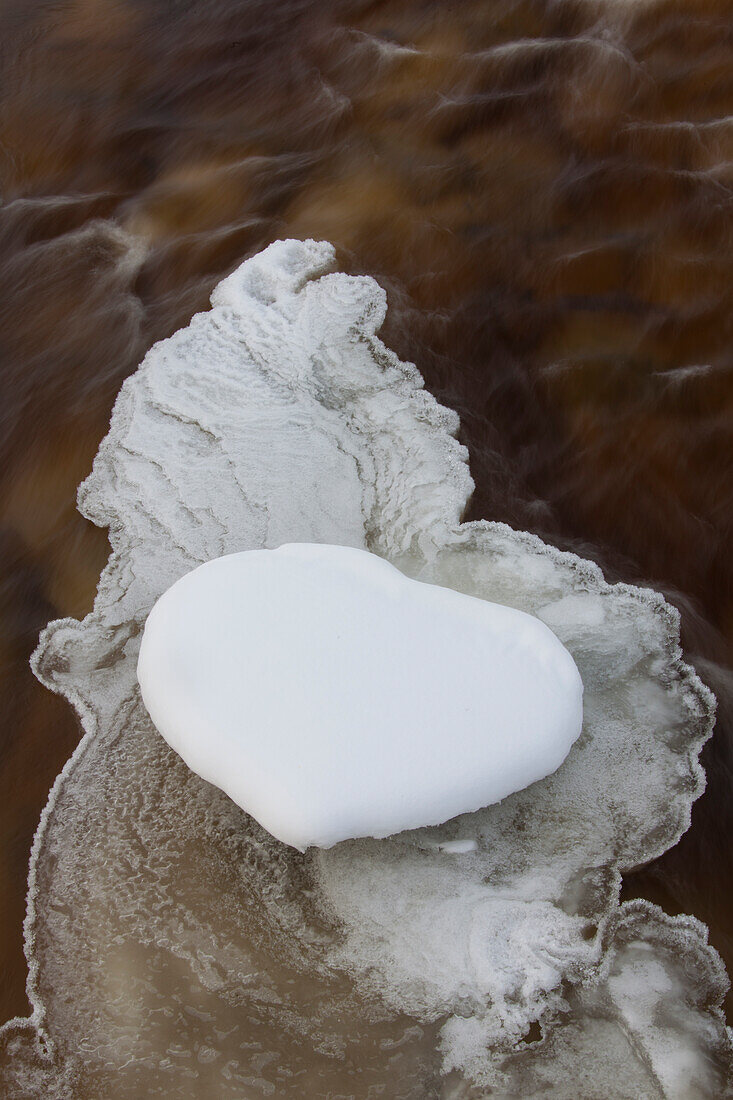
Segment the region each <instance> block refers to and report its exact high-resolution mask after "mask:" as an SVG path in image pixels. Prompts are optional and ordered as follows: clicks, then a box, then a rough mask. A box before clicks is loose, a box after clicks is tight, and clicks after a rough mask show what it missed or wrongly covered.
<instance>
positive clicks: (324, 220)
mask: <svg viewBox="0 0 733 1100" xmlns="http://www.w3.org/2000/svg"><path fill="white" fill-rule="evenodd" d="M0 43H1V45H0V56H1V58H2V67H1V70H0V71H1V75H0V194H1V196H2V205H0V241H1V242H2V251H1V252H0V278H1V279H2V298H1V299H0V317H1V320H0V357H1V358H2V375H1V385H2V400H1V403H0V418H1V423H2V439H1V441H0V447H1V448H2V452H1V461H0V501H1V505H2V527H1V528H0V540H1V541H0V549H1V550H2V577H1V579H0V592H1V593H2V603H1V604H0V616H1V618H0V634H1V639H2V640H1V646H2V664H1V666H0V668H1V670H2V697H3V703H4V716H5V720H4V722H3V728H2V732H1V733H0V753H1V759H2V771H1V772H0V953H1V954H0V972H1V973H2V986H1V987H0V1009H1V1014H2V1017H3V1018H6V1017H7V1016H10V1015H13V1014H16V1013H21V1014H22V1013H25V1012H26V1011H27V1002H26V998H25V992H24V985H25V974H26V965H25V959H24V956H23V952H22V919H23V912H24V899H25V891H26V876H27V859H28V852H29V848H30V843H31V838H32V835H33V832H34V830H35V827H36V824H37V821H38V817H39V814H40V811H41V809H42V807H43V804H44V802H45V799H46V795H47V792H48V789H49V787H50V785H51V783H52V782H53V779H54V777H55V776H56V774H57V773H58V772H59V770H60V768H61V767H62V765H63V763H64V761H65V760H66V759H67V758H68V756H69V755H70V753H71V752H72V751H73V748H74V746H75V744H76V743H77V741H78V738H79V730H78V726H77V722H76V720H75V718H74V717H73V715H72V712H71V710H70V708H69V707H68V705H67V703H66V702H65V701H63V700H60V699H58V698H56V697H54V696H53V695H52V694H51V693H50V692H48V691H47V690H46V689H45V688H43V687H41V686H40V684H38V683H37V682H36V680H35V679H34V678H33V676H32V674H31V672H30V669H29V667H28V658H29V655H30V653H31V651H32V649H33V648H34V646H35V643H36V639H37V635H38V631H39V630H40V628H41V627H42V626H44V625H45V624H46V623H47V622H48V621H49V619H53V618H56V617H59V616H67V615H71V616H81V615H83V614H85V613H86V611H88V610H89V608H90V607H91V603H92V600H93V597H94V591H95V586H96V582H97V578H98V576H99V573H100V570H101V568H102V566H103V565H104V562H105V560H106V558H107V554H108V546H107V540H106V533H105V532H104V531H100V530H99V529H97V528H94V527H92V526H91V525H90V524H89V523H88V522H86V521H85V520H83V519H82V518H81V517H80V516H79V515H78V514H77V512H76V509H75V493H76V487H77V485H78V483H79V482H80V481H81V480H82V478H83V477H84V476H85V475H86V474H87V472H88V471H89V469H90V467H91V462H92V459H93V457H94V454H95V452H96V450H97V447H98V444H99V441H100V439H101V438H102V436H103V435H104V434H105V431H106V429H107V425H108V422H109V416H110V411H111V407H112V404H113V401H114V398H115V396H116V394H117V391H118V390H119V387H120V385H121V383H122V380H123V379H124V378H125V377H126V376H127V375H129V374H130V373H131V372H132V371H133V370H134V369H135V367H136V366H137V364H138V363H139V362H140V360H141V359H142V357H143V355H144V354H145V352H146V351H147V349H148V348H149V347H150V346H151V345H152V344H153V343H154V342H155V341H156V340H159V339H162V338H164V337H167V336H169V335H170V334H171V333H173V332H174V331H175V330H176V329H178V328H180V327H181V326H183V325H185V324H187V323H188V321H189V320H190V318H191V316H192V315H193V314H194V313H195V312H196V311H198V310H201V309H205V308H207V303H208V296H209V294H210V292H211V289H212V287H213V286H214V285H215V284H216V283H217V282H218V281H219V280H220V279H221V278H222V277H223V276H224V275H225V274H227V273H228V272H229V271H231V270H232V269H233V268H234V267H235V266H236V265H237V264H238V263H239V262H241V261H242V260H243V259H245V258H246V257H248V256H250V255H252V254H254V253H255V252H258V251H260V250H261V249H262V248H264V247H265V246H266V245H268V244H269V243H270V242H272V241H274V240H277V239H280V238H285V237H295V238H300V239H305V238H308V237H313V238H316V239H323V240H329V241H331V242H332V243H333V244H334V245H335V246H336V249H337V263H338V266H339V269H340V270H342V271H345V272H348V273H351V274H360V273H366V274H369V275H372V276H373V277H374V278H376V279H377V280H378V281H379V283H380V284H381V285H382V286H383V287H384V288H385V289H386V291H387V297H388V303H389V312H388V315H387V321H386V323H385V326H384V328H383V330H382V333H381V335H382V338H383V340H384V341H385V343H386V344H387V345H388V346H389V347H391V348H393V349H394V351H395V352H396V353H397V354H398V355H399V356H400V358H402V359H405V360H409V361H412V362H414V363H415V364H416V365H417V366H418V368H419V370H420V372H421V373H422V375H423V377H424V378H425V382H426V386H427V387H428V389H429V390H430V391H431V392H432V393H433V394H434V395H435V396H436V397H437V398H438V399H439V401H440V402H441V403H443V404H444V405H446V406H448V407H450V408H452V409H455V410H456V411H457V412H458V414H459V415H460V419H461V436H460V438H461V440H462V441H463V442H464V443H465V444H466V446H467V447H468V450H469V454H470V465H471V473H472V475H473V478H474V480H475V483H476V490H475V493H474V496H473V499H472V502H471V505H470V512H469V513H468V515H467V517H466V518H469V519H477V518H489V519H498V520H503V521H505V522H507V523H509V524H510V525H512V526H513V527H516V528H519V529H523V530H528V531H532V532H535V533H537V534H539V535H541V536H542V537H543V538H544V539H546V540H547V541H548V542H551V543H553V544H555V545H557V546H559V547H561V548H565V549H572V550H575V551H576V552H577V553H579V554H581V555H582V556H584V557H587V558H590V559H592V560H594V561H596V562H597V563H599V564H600V565H601V566H602V567H603V569H604V571H605V573H606V576H607V577H608V579H609V580H618V579H622V580H626V581H630V582H633V583H636V584H643V585H653V586H654V587H655V588H657V589H658V590H660V591H662V592H663V593H664V594H665V595H666V597H667V599H668V600H669V601H670V602H672V603H673V604H675V605H676V606H677V607H678V608H679V609H680V611H681V612H682V619H683V645H684V647H685V652H686V656H687V658H688V659H689V660H690V661H692V662H693V663H694V664H695V666H696V668H697V670H698V672H699V674H700V675H701V677H702V678H703V679H704V680H705V682H707V683H708V684H709V686H710V687H712V688H713V690H714V691H715V693H716V695H717V697H718V704H719V718H718V724H717V728H716V733H715V735H714V738H713V739H712V741H711V742H709V743H708V745H707V747H706V749H705V750H704V753H703V763H704V765H705V768H706V771H707V777H708V787H707V791H706V793H705V794H704V795H703V797H702V798H701V799H700V800H699V801H698V802H697V804H696V806H695V808H694V811H693V822H692V827H691V828H690V830H689V831H688V833H687V834H686V835H685V836H684V838H683V839H682V841H681V842H680V843H679V844H678V845H677V846H676V847H675V848H674V849H672V850H671V851H670V852H668V853H667V854H665V855H664V856H662V857H661V858H660V859H658V860H656V861H655V862H654V863H652V864H651V865H650V866H649V867H647V868H646V869H644V870H642V871H638V872H636V873H634V874H631V875H628V876H627V877H626V880H625V884H624V896H625V897H626V898H633V897H644V898H649V899H651V900H654V901H657V902H659V903H660V904H662V906H663V907H664V908H665V909H666V910H667V912H669V913H672V914H674V913H678V912H690V913H694V914H695V915H696V916H697V917H699V918H700V919H701V920H703V921H705V922H706V923H707V924H708V925H709V927H710V936H711V942H712V943H713V945H714V946H715V947H716V948H717V950H718V951H719V952H720V953H721V954H722V956H723V957H724V959H725V960H726V962H727V965H728V969H729V970H730V969H731V966H732V965H733V843H732V842H731V839H730V838H731V837H732V836H733V798H731V783H732V782H733V747H732V744H731V737H732V736H733V552H732V548H731V535H732V534H733V476H732V475H733V408H732V406H733V301H732V300H731V299H732V297H733V278H732V277H731V276H732V275H733V5H731V4H730V3H724V2H721V0H714V2H713V0H700V2H695V3H693V2H692V0H687V2H684V3H683V2H679V0H677V2H645V0H636V2H630V3H617V4H611V3H593V2H564V0H559V2H551V0H546V2H540V0H536V2H528V0H525V2H523V0H516V2H512V0H492V2H487V0H483V2H481V3H475V2H471V0H465V2H462V3H453V4H446V3H431V2H428V0H422V2H417V0H390V2H389V3H379V2H371V3H357V2H349V0H345V2H340V3H335V2H332V0H319V2H318V3H315V2H313V0H301V2H294V0H259V2H258V0H246V2H236V0H211V2H206V3H191V2H179V0H167V2H162V0H160V2H153V0H137V2H121V0H120V2H118V0H94V2H91V0H79V2H75V3H59V2H54V3H47V2H40V0H36V2H34V3H32V4H30V3H27V2H20V0H5V3H4V4H3V6H2V9H1V10H0Z"/></svg>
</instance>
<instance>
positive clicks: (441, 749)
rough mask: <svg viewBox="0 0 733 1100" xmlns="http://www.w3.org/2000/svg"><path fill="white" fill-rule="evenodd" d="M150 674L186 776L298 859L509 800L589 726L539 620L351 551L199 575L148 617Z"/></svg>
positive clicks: (570, 675)
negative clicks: (310, 851) (299, 852)
mask: <svg viewBox="0 0 733 1100" xmlns="http://www.w3.org/2000/svg"><path fill="white" fill-rule="evenodd" d="M138 679H139V681H140V686H141V689H142V695H143V700H144V702H145V705H146V707H147V709H148V711H149V713H150V716H151V718H152V720H153V722H154V723H155V725H156V726H157V728H158V729H159V730H160V732H161V733H162V735H163V737H164V738H165V739H166V741H167V742H168V743H169V744H170V745H171V746H172V747H173V748H174V749H175V750H176V752H178V753H179V754H180V755H181V756H182V757H183V759H184V760H185V761H186V763H187V764H188V765H189V767H191V768H192V769H193V770H194V771H195V772H197V773H198V774H199V775H201V776H203V778H204V779H207V780H208V781H209V782H211V783H214V784H215V785H216V786H217V787H221V788H222V789H223V790H224V791H226V793H227V794H228V795H229V796H230V797H231V798H232V799H233V800H234V801H235V802H236V803H238V804H239V805H240V806H241V807H242V808H243V809H244V810H246V811H247V812H248V813H250V814H252V816H253V817H255V818H256V819H257V820H258V821H259V822H260V823H261V824H262V825H263V826H264V827H265V828H266V829H268V830H269V831H270V832H271V833H272V834H273V835H274V836H276V837H277V838H278V839H279V840H282V841H284V842H285V843H287V844H291V845H293V846H294V847H296V848H301V849H304V848H306V847H308V846H309V845H312V844H314V845H319V846H320V847H329V846H330V845H332V844H335V843H337V842H338V841H340V840H346V839H348V838H350V837H359V836H375V837H384V836H389V835H391V834H392V833H396V832H400V831H401V830H403V829H409V828H416V827H418V826H422V825H433V824H437V823H439V822H441V821H446V820H447V819H448V818H451V817H454V816H455V815H456V814H459V813H464V812H466V811H469V810H476V809H478V808H479V807H481V806H486V805H489V804H490V803H493V802H498V801H499V800H501V799H502V798H504V797H505V796H506V795H508V794H510V793H511V792H512V791H517V790H520V789H522V788H523V787H527V786H529V784H530V783H533V782H534V781H535V780H537V779H541V778H542V777H543V776H546V775H549V774H550V772H553V771H555V769H556V768H558V767H559V765H560V764H561V763H562V761H563V760H564V759H565V757H566V756H567V753H568V751H569V750H570V747H571V745H572V744H573V742H574V741H575V739H576V738H577V737H578V735H579V733H580V729H581V724H582V695H583V687H582V683H581V679H580V675H579V673H578V670H577V668H576V666H575V662H574V661H573V659H572V657H571V656H570V654H569V653H568V651H567V650H566V649H565V647H564V646H563V645H562V643H561V642H560V641H558V639H557V638H556V637H555V635H554V634H553V633H552V631H551V630H550V629H549V628H548V627H547V626H545V625H544V623H542V622H540V621H539V619H536V618H534V617H533V616H531V615H527V614H525V613H524V612H521V611H516V610H514V609H513V608H509V607H504V606H501V605H500V604H495V603H489V602H488V601H486V600H480V599H475V598H473V597H471V596H465V595H462V594H460V593H457V592H453V591H452V590H450V589H447V588H440V587H437V586H434V585H429V584H423V583H421V582H420V581H415V580H411V579H409V578H407V577H405V576H403V575H402V574H401V573H400V572H399V571H398V570H397V569H395V568H394V566H392V565H390V564H389V563H388V562H386V561H384V560H383V559H382V558H379V557H377V556H375V555H373V554H369V553H367V552H365V551H363V550H355V549H352V548H350V547H343V546H323V545H310V544H308V545H306V544H293V545H287V546H281V547H280V548H279V549H278V550H253V551H247V552H244V553H241V554H231V555H228V556H226V557H222V558H217V559H215V560H214V561H210V562H207V563H206V564H205V565H202V566H199V568H197V569H194V570H193V572H191V573H188V574H187V575H186V576H184V577H182V578H181V580H179V581H177V582H176V584H174V585H173V586H172V587H171V588H170V589H168V591H167V592H166V593H165V594H164V595H163V596H161V598H160V599H159V600H158V602H157V603H156V605H155V607H154V608H153V610H152V611H151V613H150V615H149V617H148V620H147V624H146V626H145V633H144V636H143V641H142V646H141V649H140V658H139V663H138Z"/></svg>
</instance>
